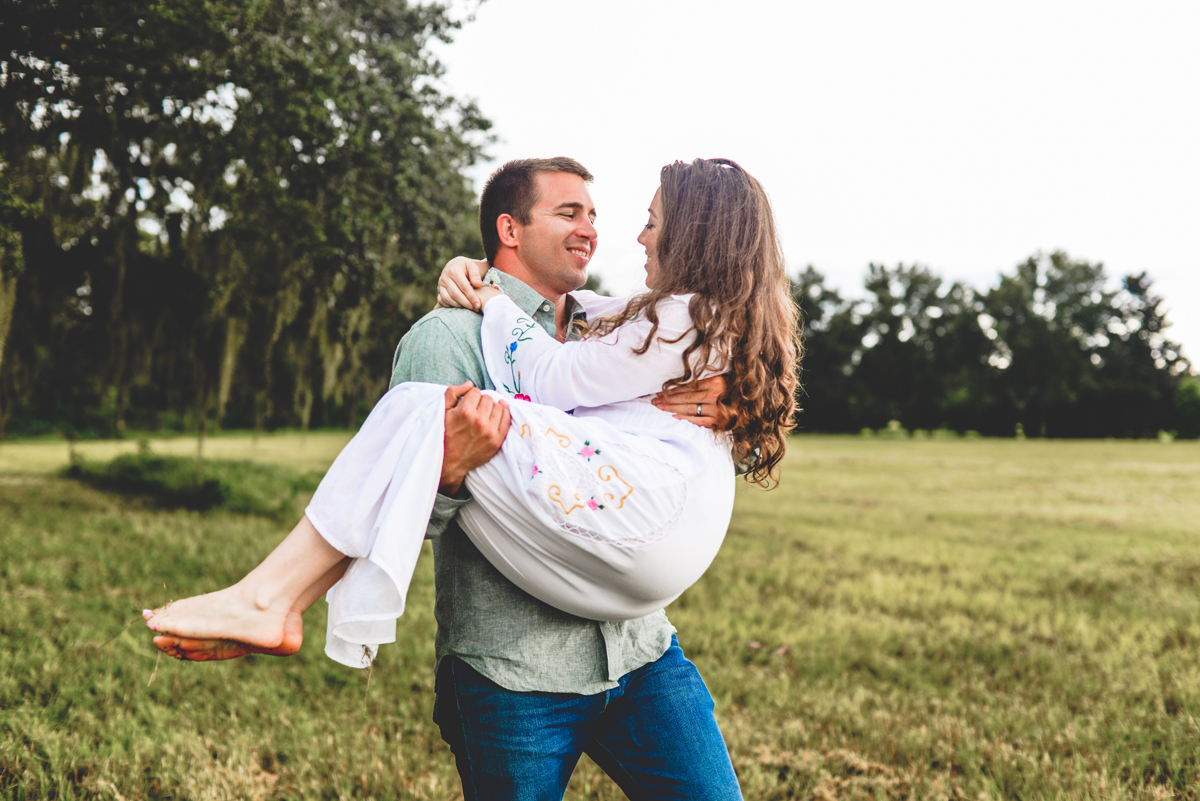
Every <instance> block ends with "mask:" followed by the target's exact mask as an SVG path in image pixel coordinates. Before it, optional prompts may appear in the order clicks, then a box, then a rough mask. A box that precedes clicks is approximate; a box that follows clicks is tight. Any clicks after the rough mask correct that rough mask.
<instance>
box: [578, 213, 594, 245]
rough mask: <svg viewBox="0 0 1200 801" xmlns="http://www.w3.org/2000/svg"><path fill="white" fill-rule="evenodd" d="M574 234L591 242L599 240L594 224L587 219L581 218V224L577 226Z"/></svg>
mask: <svg viewBox="0 0 1200 801" xmlns="http://www.w3.org/2000/svg"><path fill="white" fill-rule="evenodd" d="M576 233H577V234H579V236H581V237H583V238H584V239H590V240H592V241H593V242H595V241H596V240H597V239H599V238H600V234H599V233H597V232H596V224H595V223H593V222H592V221H591V220H589V219H588V218H587V217H584V218H583V222H582V223H581V224H580V225H579V228H578V229H577V230H576Z"/></svg>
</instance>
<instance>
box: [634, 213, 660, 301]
mask: <svg viewBox="0 0 1200 801" xmlns="http://www.w3.org/2000/svg"><path fill="white" fill-rule="evenodd" d="M661 225H662V190H661V189H656V190H654V199H653V200H651V201H650V219H649V221H648V222H647V223H646V227H645V228H643V229H642V232H641V233H640V234H638V238H637V241H638V242H639V243H641V245H642V247H644V248H646V287H647V288H649V289H657V288H658V231H659V226H661Z"/></svg>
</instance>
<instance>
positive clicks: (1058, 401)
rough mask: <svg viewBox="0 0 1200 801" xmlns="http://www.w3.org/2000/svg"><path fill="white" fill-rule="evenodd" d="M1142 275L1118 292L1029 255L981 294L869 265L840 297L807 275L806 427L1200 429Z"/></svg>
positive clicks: (1080, 265)
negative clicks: (859, 284)
mask: <svg viewBox="0 0 1200 801" xmlns="http://www.w3.org/2000/svg"><path fill="white" fill-rule="evenodd" d="M1151 287H1152V284H1151V281H1150V279H1149V278H1148V277H1147V275H1146V274H1145V273H1140V274H1136V275H1128V276H1125V277H1124V278H1123V279H1122V282H1121V288H1120V289H1112V288H1110V285H1109V280H1108V277H1107V276H1106V275H1105V272H1104V268H1103V266H1102V265H1100V264H1091V263H1088V262H1083V261H1077V260H1073V259H1071V258H1070V257H1069V256H1068V255H1067V254H1065V253H1061V252H1056V253H1052V254H1050V255H1048V256H1041V255H1039V256H1034V257H1031V258H1030V259H1027V260H1026V261H1025V262H1023V263H1021V264H1020V265H1018V266H1017V267H1016V269H1015V270H1014V271H1013V272H1012V273H1011V274H1005V275H1001V276H1000V279H999V282H998V284H997V285H996V286H995V287H992V288H991V289H989V290H987V291H985V292H980V291H977V290H975V289H973V288H972V287H970V286H967V285H965V284H961V283H952V284H946V283H945V282H944V281H943V280H942V279H941V278H939V277H938V276H936V275H934V274H933V273H931V272H930V271H929V270H928V269H926V268H924V267H919V266H910V267H905V266H903V265H901V266H897V267H895V268H889V267H883V266H880V265H874V264H873V265H871V266H870V267H869V268H868V271H867V276H866V279H865V282H864V288H865V289H866V292H867V296H866V298H865V299H862V300H853V299H845V298H843V297H841V296H840V295H839V294H838V293H837V292H836V291H834V290H832V289H830V288H828V287H827V286H826V284H825V278H824V276H822V275H821V274H820V273H819V272H818V271H816V270H815V269H813V268H812V267H808V268H807V269H805V270H804V271H803V272H802V273H801V274H800V276H799V278H798V280H797V281H795V283H794V287H793V293H794V296H795V297H796V300H797V302H798V303H799V305H800V307H801V312H802V316H803V319H804V320H805V323H806V330H805V340H806V352H805V357H804V397H803V398H802V404H801V405H802V406H803V407H804V409H805V413H804V415H803V416H802V418H801V420H802V427H804V428H807V429H809V430H817V431H857V430H859V429H861V428H871V429H877V428H881V427H883V426H884V425H885V424H887V422H888V421H889V420H899V421H901V422H902V423H903V424H904V425H905V426H907V427H909V428H920V429H935V428H950V429H956V430H958V431H967V430H975V431H980V432H983V433H988V434H995V435H1012V434H1013V433H1014V431H1015V430H1016V429H1017V426H1018V425H1019V426H1020V427H1021V429H1022V430H1023V431H1025V432H1028V433H1029V434H1034V435H1040V436H1058V437H1074V436H1089V437H1101V436H1119V437H1144V436H1154V435H1156V434H1157V432H1158V431H1160V430H1167V431H1170V430H1177V431H1179V433H1180V434H1181V435H1184V436H1196V435H1197V434H1200V430H1197V431H1196V433H1195V434H1193V433H1191V432H1192V431H1193V430H1194V429H1200V408H1196V407H1198V406H1200V404H1197V403H1195V402H1194V401H1192V400H1191V398H1192V397H1193V394H1194V391H1193V390H1192V389H1191V387H1192V386H1194V382H1189V381H1187V380H1185V376H1186V373H1187V370H1188V367H1189V366H1190V365H1189V363H1188V361H1187V360H1186V359H1185V358H1184V356H1183V354H1182V352H1181V350H1180V348H1179V346H1178V345H1177V344H1175V343H1173V342H1171V341H1170V340H1169V339H1167V337H1166V335H1165V331H1166V328H1167V326H1168V323H1167V321H1166V319H1165V316H1164V313H1163V311H1162V304H1163V299H1162V298H1161V297H1159V296H1157V295H1155V294H1154V293H1153V291H1152V288H1151Z"/></svg>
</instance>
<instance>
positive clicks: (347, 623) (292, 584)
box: [146, 159, 798, 666]
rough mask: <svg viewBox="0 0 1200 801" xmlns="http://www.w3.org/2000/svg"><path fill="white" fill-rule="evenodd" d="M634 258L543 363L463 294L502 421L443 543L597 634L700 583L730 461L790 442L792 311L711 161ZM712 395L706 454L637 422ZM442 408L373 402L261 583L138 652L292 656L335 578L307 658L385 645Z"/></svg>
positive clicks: (522, 339)
mask: <svg viewBox="0 0 1200 801" xmlns="http://www.w3.org/2000/svg"><path fill="white" fill-rule="evenodd" d="M639 241H641V242H642V243H643V244H644V245H645V246H646V251H647V257H648V258H647V264H646V269H647V286H648V287H649V288H650V291H649V292H647V293H645V294H643V295H639V296H637V297H635V298H633V299H632V300H628V301H626V300H620V299H611V298H603V297H600V296H598V295H595V294H593V293H579V294H577V295H576V299H577V300H579V301H580V302H582V303H583V305H584V307H585V308H586V310H587V312H588V316H589V319H592V320H597V318H599V320H598V321H597V322H596V324H595V326H594V328H593V330H592V331H591V332H590V333H589V335H588V337H587V338H585V339H584V340H583V341H581V342H573V343H566V344H563V343H559V342H557V341H555V340H554V339H553V338H552V337H550V336H549V335H547V334H546V333H545V332H544V331H543V330H542V329H541V328H540V327H538V326H537V325H535V324H534V323H533V322H532V321H531V320H528V319H527V318H525V317H524V316H523V313H522V312H521V310H520V309H518V308H517V307H516V305H515V304H512V303H511V302H510V301H508V299H507V298H504V297H503V296H502V295H500V294H499V293H498V291H497V290H495V289H494V288H483V289H481V290H480V295H481V299H482V300H483V302H484V308H483V314H484V323H483V343H484V354H485V360H486V362H487V368H488V373H489V375H490V376H491V377H492V379H493V381H494V383H495V384H496V385H497V386H502V387H504V388H505V390H506V391H507V392H508V394H510V395H512V396H513V397H515V398H518V399H519V400H518V401H517V402H515V403H513V404H512V419H513V424H512V427H511V429H510V432H509V435H508V438H507V439H506V441H505V444H504V447H503V448H502V449H501V452H500V453H499V454H497V456H496V457H495V458H493V459H492V460H491V461H490V462H489V463H488V464H486V465H484V466H483V467H480V468H478V469H476V470H475V471H473V472H472V473H471V474H470V475H469V476H468V480H467V485H468V488H469V489H470V491H471V493H472V496H473V498H474V500H475V502H474V503H471V504H469V505H468V506H466V507H464V509H463V511H462V512H460V517H459V521H460V523H461V525H462V527H463V529H464V530H465V531H466V532H467V534H468V536H470V537H471V539H472V541H473V542H474V543H475V545H476V546H477V547H478V548H479V550H480V551H481V552H482V553H483V555H484V556H485V557H487V558H488V560H489V561H491V562H492V564H493V565H495V566H496V568H497V569H499V570H500V571H501V572H502V573H503V574H504V575H505V576H507V577H508V578H509V579H510V580H511V581H513V582H514V583H515V584H517V585H518V586H520V587H521V588H522V589H524V590H525V591H527V592H529V593H530V594H532V595H534V596H536V597H538V598H540V599H541V600H543V601H545V602H546V603H549V604H551V605H553V606H556V607H558V608H560V609H563V610H565V611H567V612H570V613H572V614H575V615H578V616H581V617H589V618H595V619H601V620H619V619H631V618H636V617H640V616H642V615H645V614H647V613H649V612H651V611H654V610H656V609H660V608H662V607H663V606H665V605H666V604H667V603H669V602H670V601H672V600H674V598H676V597H677V596H678V595H679V594H680V593H682V592H683V590H684V589H686V588H687V587H688V586H690V585H691V583H693V582H694V581H695V580H696V579H697V578H699V576H700V575H702V574H703V572H704V570H705V569H706V568H707V566H708V565H709V563H710V562H711V561H712V558H713V557H714V556H715V554H716V552H717V549H718V548H719V546H720V543H721V540H722V539H723V536H724V532H725V529H726V527H727V524H728V520H729V515H730V513H731V510H732V504H733V486H732V482H731V481H730V477H731V474H732V472H733V470H732V462H733V458H734V457H735V456H736V457H738V458H745V457H749V456H751V455H752V456H753V459H754V468H753V470H752V471H751V473H750V477H751V479H752V480H754V481H756V482H757V483H766V482H767V481H768V480H771V479H774V471H775V467H776V466H777V465H778V463H779V461H780V459H781V458H782V456H783V449H784V436H785V435H786V433H787V431H788V430H789V429H790V428H791V426H792V414H793V399H792V398H793V393H794V390H795V386H796V378H795V366H796V360H797V357H798V344H797V341H796V310H795V306H794V304H793V303H792V301H791V298H790V292H789V288H790V284H789V282H788V281H787V278H786V276H785V274H784V269H783V259H782V255H781V253H780V251H779V246H778V241H777V238H776V235H775V228H774V221H773V219H772V216H771V211H770V206H769V203H768V201H767V198H766V194H765V192H764V191H763V189H762V187H761V185H759V183H758V182H757V181H756V180H755V179H754V178H753V177H751V176H750V175H748V174H747V173H746V172H745V171H743V170H742V169H741V168H740V167H738V166H737V165H736V164H734V163H733V162H730V161H726V160H720V159H718V160H697V161H695V162H693V163H692V164H683V163H679V162H677V163H675V164H672V165H669V166H667V167H665V168H664V169H663V171H662V180H661V186H660V189H659V191H658V192H656V193H655V197H654V200H653V202H652V205H651V210H650V221H649V223H648V224H647V226H646V229H645V231H644V232H643V234H642V235H641V236H640V237H639ZM712 374H724V375H725V377H726V382H727V391H726V393H725V396H724V397H723V399H722V400H723V406H724V407H725V409H724V410H725V412H726V414H727V416H728V420H729V422H728V424H727V425H726V426H725V431H724V432H723V433H721V434H714V433H713V432H709V431H705V430H703V429H699V428H697V427H695V426H692V425H690V424H687V423H683V422H681V421H678V420H675V419H672V418H671V416H670V415H667V414H665V413H663V412H660V411H659V410H657V409H655V408H654V407H653V406H652V405H651V404H650V403H649V402H648V398H649V396H651V395H653V394H654V393H655V392H657V391H658V390H660V389H662V388H664V387H666V386H675V385H683V384H687V383H689V382H691V381H693V380H696V379H699V378H703V377H705V376H707V375H712ZM443 391H444V390H443V388H442V387H436V386H433V385H424V384H405V385H401V386H399V387H396V388H395V389H393V390H392V391H391V392H389V393H388V394H387V395H386V396H385V397H384V398H383V399H382V400H381V401H380V403H379V405H377V406H376V408H375V410H374V411H373V412H372V414H371V416H370V418H368V420H367V422H366V423H365V424H364V426H363V428H362V430H361V431H360V432H359V433H358V435H356V437H355V438H354V440H353V441H352V442H351V443H350V445H348V446H347V448H346V449H345V450H344V451H343V452H342V454H341V455H339V457H338V459H337V461H336V462H335V463H334V465H333V467H332V468H331V469H330V471H329V474H328V475H327V476H326V477H325V479H324V480H323V481H322V483H321V486H320V488H318V490H317V493H316V495H315V496H314V498H313V501H312V503H311V504H310V505H309V507H308V509H307V510H306V516H305V518H304V519H302V520H301V523H300V524H299V525H298V526H297V527H296V529H295V530H293V532H292V533H291V534H289V536H288V537H287V539H285V540H284V542H283V543H282V544H281V545H280V546H279V547H278V548H277V549H276V550H275V551H274V552H272V554H271V555H270V556H268V558H267V559H266V560H265V561H264V562H263V564H261V565H260V566H259V567H257V568H255V570H254V571H252V572H251V573H250V574H249V575H248V576H247V577H246V578H244V579H243V580H242V581H241V582H239V583H238V584H237V585H234V587H231V588H228V589H226V590H222V591H220V592H217V593H212V594H210V595H205V596H198V597H196V598H191V599H187V600H185V601H181V602H179V603H177V604H173V605H169V606H168V607H166V608H164V609H161V610H158V611H156V612H147V613H146V619H147V623H148V625H149V626H150V627H151V628H152V629H154V630H156V631H159V632H162V633H169V634H171V635H175V636H174V637H173V638H171V637H169V638H165V639H164V638H156V645H158V646H159V647H160V648H163V650H165V651H167V652H168V653H172V655H177V656H180V655H183V652H182V651H180V650H178V649H176V650H174V651H173V650H172V644H173V643H174V644H177V638H178V637H191V638H223V639H226V640H234V641H237V642H240V643H245V644H248V645H249V646H253V647H254V648H256V649H258V650H265V651H267V652H275V653H281V652H282V653H287V652H292V650H294V649H293V646H295V647H298V645H299V642H298V637H299V634H298V632H299V612H302V611H303V609H304V608H306V607H307V605H308V604H311V603H312V601H313V600H315V599H316V597H318V596H319V595H320V594H321V592H323V591H324V590H325V589H326V588H329V587H330V585H332V584H333V583H334V582H335V581H338V579H339V578H340V579H341V580H340V581H338V583H337V585H336V586H334V587H333V588H332V590H330V592H329V602H330V616H329V617H330V623H329V630H328V637H327V645H326V653H327V654H329V655H330V656H331V657H332V658H334V659H336V660H337V661H340V662H343V663H344V664H348V665H352V666H360V665H363V664H365V663H368V662H369V660H370V659H371V658H373V656H374V651H375V649H376V648H377V646H378V645H379V644H380V643H383V642H391V641H393V640H394V639H395V620H396V618H397V617H399V615H400V614H401V613H402V612H403V608H404V595H405V592H406V591H407V587H408V582H409V580H410V578H411V574H412V570H413V568H414V567H415V564H416V560H417V556H418V554H419V551H420V547H421V541H422V538H423V534H424V530H425V523H426V520H427V519H428V515H429V510H430V508H431V506H432V503H433V496H434V493H435V491H436V483H437V479H436V476H437V474H438V467H439V466H440V464H441V451H440V449H441V443H442V429H441V425H442V421H443V413H444V408H445V407H444V405H443V403H442V395H443ZM525 400H533V401H536V402H537V403H526V402H523V401H525ZM539 404H546V405H539ZM552 407H553V408H552ZM560 410H574V414H573V415H569V414H566V413H565V412H564V411H560ZM381 531H386V532H387V534H386V536H379V532H381ZM347 555H348V556H351V557H354V559H353V561H352V562H351V563H350V566H349V568H348V569H347V568H345V567H343V564H344V561H343V560H344V557H345V556H347ZM342 570H345V574H344V576H342V575H341V571H342ZM281 639H282V641H283V642H282V644H281ZM236 650H237V649H236V648H233V649H232V651H230V650H228V649H227V653H228V655H237V653H234V652H233V651H236ZM243 652H244V651H243ZM216 658H220V657H216Z"/></svg>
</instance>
